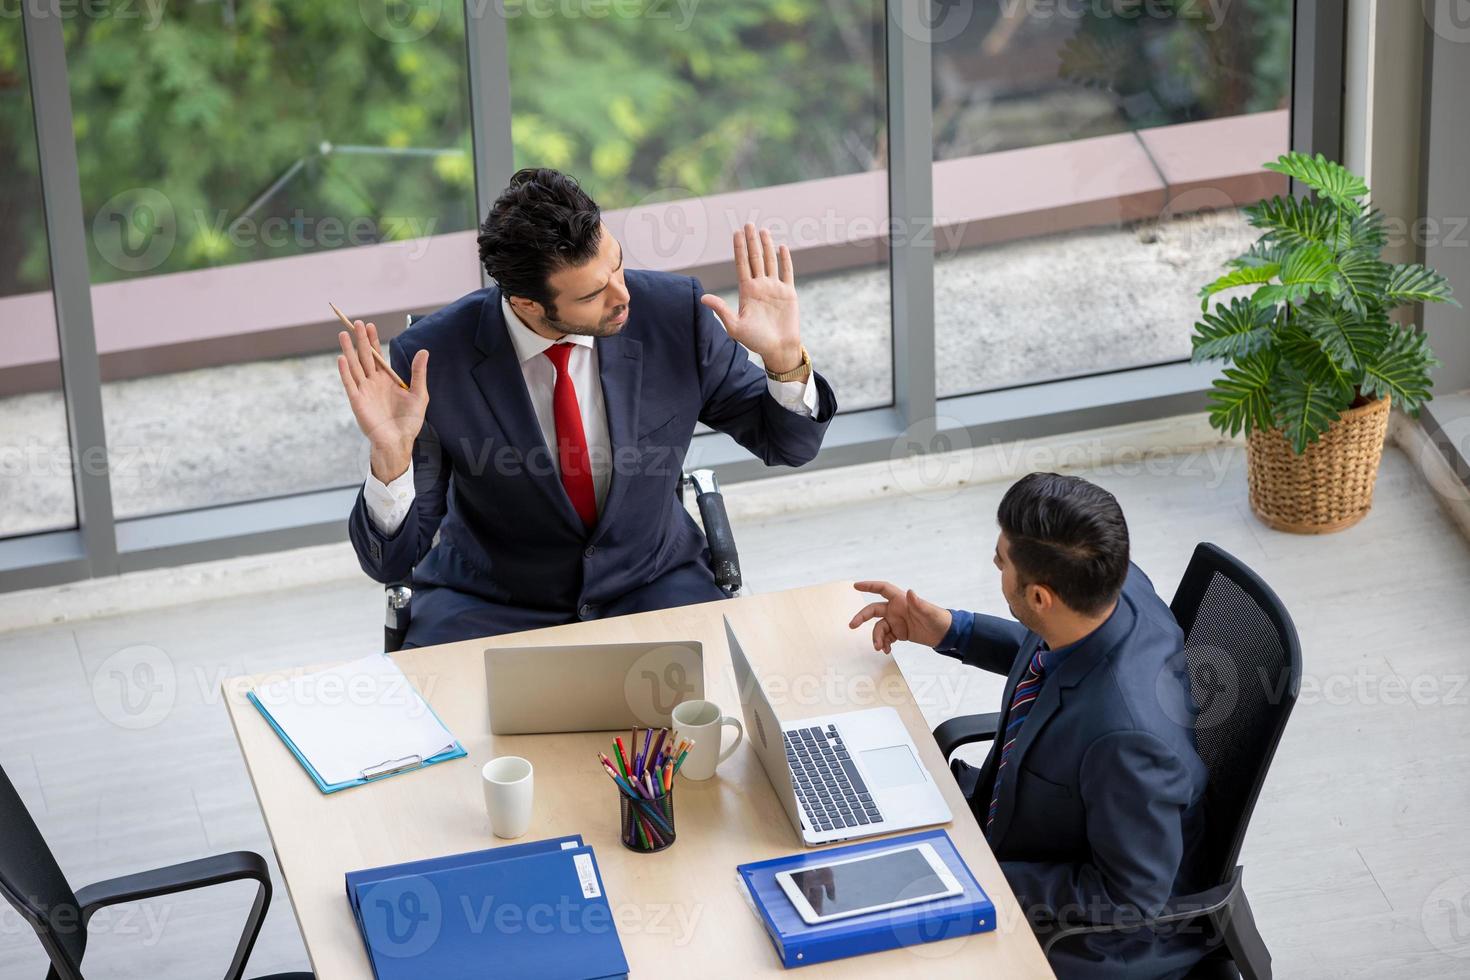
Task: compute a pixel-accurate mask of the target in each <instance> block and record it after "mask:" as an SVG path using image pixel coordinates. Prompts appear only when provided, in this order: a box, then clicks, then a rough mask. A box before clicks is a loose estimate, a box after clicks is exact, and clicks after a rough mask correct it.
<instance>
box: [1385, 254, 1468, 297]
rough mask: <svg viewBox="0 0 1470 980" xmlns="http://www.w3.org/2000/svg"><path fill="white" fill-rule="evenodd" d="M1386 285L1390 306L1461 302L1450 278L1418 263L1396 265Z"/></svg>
mask: <svg viewBox="0 0 1470 980" xmlns="http://www.w3.org/2000/svg"><path fill="white" fill-rule="evenodd" d="M1392 269H1393V271H1392V272H1391V273H1390V274H1389V277H1388V284H1387V285H1386V286H1385V287H1384V292H1383V299H1384V303H1385V304H1386V305H1388V306H1390V307H1393V306H1400V305H1402V304H1404V303H1454V304H1455V305H1456V306H1459V305H1460V303H1459V301H1458V300H1456V299H1455V298H1454V297H1453V296H1452V295H1451V293H1452V292H1453V290H1452V289H1451V288H1450V283H1449V280H1448V279H1446V278H1445V277H1444V276H1442V275H1440V274H1439V273H1438V272H1435V271H1434V270H1433V269H1426V268H1425V267H1424V266H1422V265H1419V264H1417V263H1411V264H1409V265H1396V266H1393V267H1392Z"/></svg>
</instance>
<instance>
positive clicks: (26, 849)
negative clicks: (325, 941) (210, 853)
mask: <svg viewBox="0 0 1470 980" xmlns="http://www.w3.org/2000/svg"><path fill="white" fill-rule="evenodd" d="M0 828H3V832H0V894H3V895H4V896H5V899H6V901H8V902H10V904H11V905H13V906H15V910H16V911H17V912H19V913H20V914H21V917H22V918H24V919H25V920H26V922H28V923H29V924H30V926H31V928H32V929H34V930H36V938H38V939H39V940H40V941H41V946H42V948H43V949H45V950H46V955H47V956H48V957H49V958H50V960H51V969H50V971H49V972H48V973H47V974H46V980H82V955H83V954H84V953H85V952H86V950H87V923H88V922H90V921H91V919H92V916H93V915H94V914H95V913H96V912H97V910H99V909H102V908H106V907H107V906H109V905H119V904H121V903H123V902H137V901H142V900H144V899H149V898H157V897H159V896H161V895H174V894H177V893H179V892H183V891H190V890H192V889H195V888H204V887H207V886H209V885H220V884H224V883H225V882H227V881H246V880H248V881H253V882H255V883H256V886H257V887H256V893H255V902H254V904H253V905H252V906H251V908H250V914H249V915H248V916H247V917H246V919H245V930H244V932H243V933H241V935H240V943H239V945H238V946H237V947H236V948H235V956H234V959H232V960H231V961H230V968H229V970H228V972H226V973H225V980H240V977H241V976H243V975H244V972H245V961H246V960H247V959H248V958H249V957H250V951H251V950H252V949H253V948H254V947H255V939H256V936H258V935H259V934H260V926H261V923H262V922H264V921H265V913H266V910H267V909H268V908H269V907H270V904H271V879H270V872H269V870H268V869H267V867H266V863H265V859H264V858H262V857H261V856H260V855H259V854H255V853H253V852H251V851H235V852H234V853H232V854H219V855H216V856H214V857H208V858H204V859H202V860H199V861H188V862H185V863H184V864H176V865H174V866H172V867H168V868H158V869H156V870H153V871H144V872H141V873H139V874H132V875H125V876H124V877H121V878H113V879H111V880H110V881H99V882H98V883H97V884H95V885H88V886H86V887H85V888H83V889H82V890H81V891H76V892H74V891H72V889H71V885H70V884H68V883H67V880H66V876H65V875H64V874H62V872H61V867H60V865H58V864H57V863H56V858H55V857H53V856H52V854H51V848H49V847H48V846H46V840H45V838H43V837H42V836H41V831H40V830H39V829H38V828H37V827H36V822H35V821H34V820H32V819H31V814H30V812H29V811H28V810H27V809H26V806H25V803H23V802H22V801H21V798H20V794H18V793H16V791H15V786H14V785H12V784H11V782H10V777H9V776H7V775H6V774H5V770H4V769H0ZM257 980H313V978H312V975H311V974H310V973H277V974H274V975H273V976H269V977H260V978H257Z"/></svg>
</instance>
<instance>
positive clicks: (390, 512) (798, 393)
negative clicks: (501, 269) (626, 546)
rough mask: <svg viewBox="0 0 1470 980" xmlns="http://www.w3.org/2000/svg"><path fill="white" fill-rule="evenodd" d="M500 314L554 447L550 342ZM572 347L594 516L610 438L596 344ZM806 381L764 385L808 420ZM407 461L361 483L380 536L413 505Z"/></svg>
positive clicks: (607, 479) (813, 398)
mask: <svg viewBox="0 0 1470 980" xmlns="http://www.w3.org/2000/svg"><path fill="white" fill-rule="evenodd" d="M500 310H501V312H502V313H504V314H505V326H506V329H507V330H508V331H509V333H510V340H511V343H512V344H513V345H515V349H516V357H517V358H519V359H520V362H521V374H522V376H523V377H525V379H526V391H527V393H528V394H530V396H531V407H532V408H533V409H535V410H536V422H537V423H538V424H539V425H540V426H541V435H542V438H544V439H545V440H546V445H547V446H548V447H555V446H556V415H555V410H554V408H553V406H552V392H553V390H554V389H555V387H556V367H555V366H554V365H553V364H552V363H551V360H550V359H549V358H547V357H546V356H545V351H546V349H547V348H548V347H550V346H551V345H552V344H553V343H556V341H552V340H547V339H546V338H545V337H543V336H541V335H540V334H539V333H537V332H536V331H534V330H532V329H531V328H530V327H528V326H526V325H525V324H524V323H522V322H521V318H520V317H518V316H516V314H515V311H513V310H512V309H511V308H510V303H509V302H508V301H507V300H506V299H505V298H504V297H501V300H500ZM563 339H564V340H565V341H566V342H567V343H569V344H572V345H574V348H573V350H572V355H571V357H570V358H568V359H567V373H568V374H570V375H571V377H572V386H573V387H574V388H576V389H577V407H578V408H579V409H580V410H581V412H582V432H583V434H584V435H585V436H586V438H587V455H588V457H589V458H590V460H591V463H592V488H593V490H594V491H595V492H596V494H597V509H598V512H599V513H600V512H601V511H602V505H603V503H604V502H605V501H606V500H607V489H608V486H609V485H610V484H611V483H612V459H613V453H612V440H611V438H609V436H608V433H607V406H606V405H605V404H604V403H603V399H602V379H601V376H600V375H599V374H598V370H597V345H596V344H595V343H594V342H593V338H591V337H585V336H577V335H574V334H568V335H567V336H566V337H565V338H563ZM810 381H811V378H810V376H808V378H807V380H806V381H771V380H769V379H767V381H766V387H767V389H768V390H769V391H770V393H771V397H772V398H774V399H776V402H777V403H778V404H779V405H780V406H781V407H782V408H784V409H786V410H787V411H788V412H795V413H796V414H797V415H800V416H802V417H804V418H811V417H812V416H813V415H815V414H816V412H817V390H816V386H815V385H813V384H811V383H810ZM551 460H552V465H553V466H555V467H556V468H557V473H558V475H559V474H560V472H561V458H560V457H559V456H558V454H557V453H556V452H555V451H554V450H553V452H552V453H551ZM413 497H414V489H413V461H412V460H410V461H409V464H408V469H406V470H404V471H403V473H402V475H400V476H399V477H398V478H397V479H395V480H393V481H392V482H391V483H387V484H385V483H383V482H382V481H381V480H379V479H378V478H377V477H376V476H373V475H372V474H371V473H369V474H368V478H367V480H366V481H365V482H364V483H363V487H362V499H363V502H364V503H365V504H366V505H367V512H368V516H369V517H370V518H371V519H372V522H373V523H374V524H375V525H377V527H378V530H379V531H381V532H382V533H384V534H392V533H393V532H394V531H397V530H398V525H400V524H402V523H403V519H404V517H406V516H407V515H408V509H409V505H411V504H412V503H413Z"/></svg>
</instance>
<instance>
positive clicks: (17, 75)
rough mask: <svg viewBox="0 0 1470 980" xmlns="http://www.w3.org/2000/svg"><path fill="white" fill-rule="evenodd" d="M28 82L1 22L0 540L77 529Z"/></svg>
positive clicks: (14, 37)
mask: <svg viewBox="0 0 1470 980" xmlns="http://www.w3.org/2000/svg"><path fill="white" fill-rule="evenodd" d="M27 79H28V65H27V63H26V50H25V39H24V38H23V37H22V32H21V23H20V21H19V20H17V19H16V18H14V17H0V174H3V175H4V176H3V178H0V537H11V536H14V535H18V534H28V533H33V532H37V531H52V530H57V529H60V528H68V527H74V526H75V525H76V521H77V509H76V499H75V489H74V486H73V482H72V463H71V445H70V441H69V438H68V436H67V428H66V406H65V404H64V402H63V400H62V394H61V360H60V353H59V350H58V344H57V337H56V309H55V305H54V303H53V300H52V295H51V260H50V254H49V250H48V248H47V242H46V222H45V217H44V212H43V210H42V206H41V179H40V168H39V166H38V164H37V154H36V126H35V116H34V115H33V110H32V106H31V93H30V85H29V82H28V80H27Z"/></svg>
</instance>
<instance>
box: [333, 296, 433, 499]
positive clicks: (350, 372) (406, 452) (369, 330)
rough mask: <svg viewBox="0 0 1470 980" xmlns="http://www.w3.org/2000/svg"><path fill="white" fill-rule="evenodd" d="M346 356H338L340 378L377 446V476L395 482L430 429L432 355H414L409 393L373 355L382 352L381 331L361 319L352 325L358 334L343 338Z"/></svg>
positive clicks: (361, 426)
mask: <svg viewBox="0 0 1470 980" xmlns="http://www.w3.org/2000/svg"><path fill="white" fill-rule="evenodd" d="M337 342H338V343H339V344H341V346H342V353H341V354H339V355H338V356H337V373H338V374H340V375H341V376H342V388H343V390H344V391H346V392H347V402H348V404H349V405H351V406H352V415H353V417H354V418H356V419H357V427H358V428H359V429H361V430H362V434H363V435H365V436H367V438H368V442H369V443H371V444H372V467H373V476H375V477H377V478H378V479H379V480H381V481H382V482H383V483H389V482H392V481H393V480H395V479H397V478H398V477H400V476H402V475H403V473H404V471H405V470H407V469H408V464H409V461H410V460H411V459H412V458H413V441H414V439H416V438H418V434H419V430H420V429H422V428H423V427H424V411H425V410H426V409H427V408H428V407H429V377H428V375H429V352H428V351H427V350H421V351H419V352H418V353H417V354H415V355H414V358H413V370H412V374H411V375H410V378H409V382H408V390H407V391H404V390H403V388H402V387H400V386H399V384H398V382H397V381H394V380H393V375H391V374H389V373H388V372H387V371H386V370H384V368H383V366H382V365H381V364H379V363H378V359H377V358H376V357H374V356H373V350H374V349H376V348H377V347H378V328H377V327H376V326H374V325H373V324H371V323H366V324H365V323H363V322H362V321H361V320H354V321H353V322H352V333H350V334H349V333H348V332H347V331H346V330H343V331H341V332H339V333H338V334H337Z"/></svg>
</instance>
